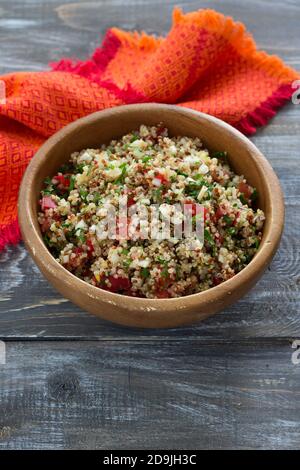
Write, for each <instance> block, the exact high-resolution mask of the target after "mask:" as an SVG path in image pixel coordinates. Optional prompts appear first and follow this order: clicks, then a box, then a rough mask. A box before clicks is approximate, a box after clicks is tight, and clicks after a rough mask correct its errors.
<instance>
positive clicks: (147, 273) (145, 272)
mask: <svg viewBox="0 0 300 470" xmlns="http://www.w3.org/2000/svg"><path fill="white" fill-rule="evenodd" d="M141 275H142V278H143V279H147V277H149V276H150V271H149V269H148V268H142V270H141Z"/></svg>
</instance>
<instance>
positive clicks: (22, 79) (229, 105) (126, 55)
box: [0, 9, 299, 251]
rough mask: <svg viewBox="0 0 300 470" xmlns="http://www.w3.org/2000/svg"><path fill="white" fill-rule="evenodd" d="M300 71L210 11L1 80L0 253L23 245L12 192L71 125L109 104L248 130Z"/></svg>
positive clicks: (282, 98)
mask: <svg viewBox="0 0 300 470" xmlns="http://www.w3.org/2000/svg"><path fill="white" fill-rule="evenodd" d="M297 78H299V74H298V73H296V72H295V71H294V70H292V69H291V68H289V67H287V66H285V65H284V64H283V62H282V61H281V60H280V59H279V58H277V57H275V56H269V55H267V54H266V53H265V52H261V51H257V50H256V46H255V43H254V41H253V39H252V38H251V36H250V35H249V34H248V33H247V32H246V31H245V27H244V26H243V25H242V24H241V23H235V22H234V21H233V20H232V19H231V18H228V17H225V16H223V15H221V14H220V13H217V12H215V11H212V10H201V11H198V12H194V13H188V14H186V15H183V14H182V12H181V11H180V10H179V9H175V10H174V13H173V26H172V29H171V31H170V32H169V34H168V36H167V37H166V38H154V37H152V36H147V35H146V34H144V33H142V34H138V33H128V32H125V31H122V30H119V29H116V28H112V29H110V30H109V31H108V32H107V34H106V36H105V39H104V41H103V44H102V46H101V47H100V48H98V49H96V51H95V52H94V54H93V56H92V57H91V58H90V59H88V60H87V61H85V62H72V61H71V60H69V59H64V60H62V61H60V62H59V63H57V64H53V65H52V71H47V72H19V73H12V74H9V75H5V76H2V77H0V80H3V81H4V82H5V86H6V97H7V98H6V103H5V104H1V105H0V202H1V204H0V251H1V249H3V248H4V247H5V246H6V245H7V244H8V243H16V242H18V241H19V239H20V231H19V228H18V222H17V197H18V188H19V185H20V181H21V178H22V175H23V173H24V170H25V168H26V166H27V164H28V162H29V160H30V159H31V158H32V156H33V155H34V153H35V152H36V150H37V149H38V148H39V146H40V145H41V144H42V143H43V142H44V140H45V139H46V138H47V137H49V136H50V135H51V134H53V133H54V132H56V131H57V130H59V129H60V128H61V127H63V126H64V125H66V124H68V123H69V122H71V121H73V120H75V119H77V118H79V117H82V116H85V115H87V114H89V113H92V112H94V111H98V110H101V109H104V108H108V107H111V106H119V105H122V104H128V103H137V102H147V101H152V102H154V101H155V102H160V103H175V104H178V105H179V106H187V107H189V108H193V109H196V110H199V111H203V112H206V113H209V114H212V115H214V116H217V117H219V118H221V119H224V120H225V121H227V122H229V123H230V124H232V125H233V126H235V127H237V128H238V129H240V130H241V131H242V132H244V133H245V134H248V135H250V134H253V133H254V132H255V130H256V128H257V127H258V126H262V125H264V124H266V123H267V122H268V120H269V119H270V118H271V117H272V116H274V114H275V113H276V110H277V109H278V108H279V107H280V106H282V105H283V104H284V103H285V102H286V101H287V100H289V99H290V97H291V95H292V93H293V89H292V87H291V84H292V82H293V81H294V80H295V79H297Z"/></svg>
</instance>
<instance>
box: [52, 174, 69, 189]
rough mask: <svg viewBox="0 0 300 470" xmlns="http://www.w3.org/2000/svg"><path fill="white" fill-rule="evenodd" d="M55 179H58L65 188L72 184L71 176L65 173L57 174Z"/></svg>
mask: <svg viewBox="0 0 300 470" xmlns="http://www.w3.org/2000/svg"><path fill="white" fill-rule="evenodd" d="M53 179H54V180H56V181H58V183H59V184H61V185H62V186H63V187H64V188H68V187H69V186H70V178H68V177H66V176H64V175H55V176H54V177H53Z"/></svg>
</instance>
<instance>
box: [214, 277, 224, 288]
mask: <svg viewBox="0 0 300 470" xmlns="http://www.w3.org/2000/svg"><path fill="white" fill-rule="evenodd" d="M222 282H223V279H221V278H219V277H216V276H215V277H213V284H214V286H218V285H219V284H221V283H222Z"/></svg>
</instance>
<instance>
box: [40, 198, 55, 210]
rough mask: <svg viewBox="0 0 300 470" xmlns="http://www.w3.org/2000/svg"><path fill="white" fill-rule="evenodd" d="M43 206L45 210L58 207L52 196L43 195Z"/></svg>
mask: <svg viewBox="0 0 300 470" xmlns="http://www.w3.org/2000/svg"><path fill="white" fill-rule="evenodd" d="M41 206H42V210H43V211H44V210H45V209H55V208H56V203H55V202H54V201H53V199H52V198H51V196H43V198H42V200H41Z"/></svg>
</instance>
